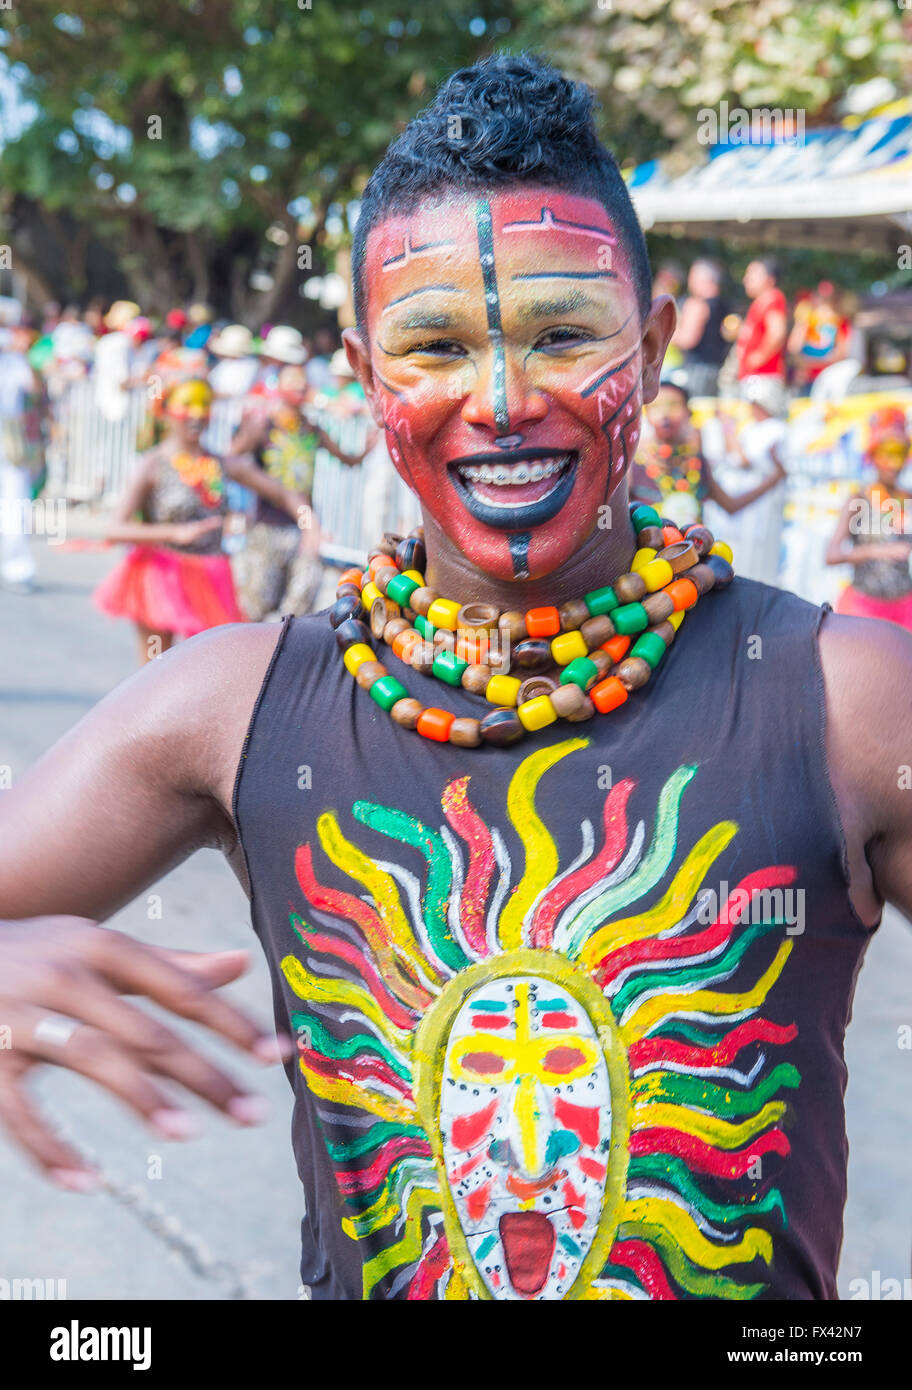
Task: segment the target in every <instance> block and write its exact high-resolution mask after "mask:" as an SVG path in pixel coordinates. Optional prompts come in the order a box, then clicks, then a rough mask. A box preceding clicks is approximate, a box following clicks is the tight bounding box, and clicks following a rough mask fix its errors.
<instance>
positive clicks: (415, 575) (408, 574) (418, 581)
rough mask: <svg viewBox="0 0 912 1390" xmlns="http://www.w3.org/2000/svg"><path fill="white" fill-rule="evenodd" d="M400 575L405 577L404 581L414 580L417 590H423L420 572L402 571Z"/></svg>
mask: <svg viewBox="0 0 912 1390" xmlns="http://www.w3.org/2000/svg"><path fill="white" fill-rule="evenodd" d="M402 573H403V574H404V575H405V577H406V579H414V581H415V583H416V584H417V585H418V586H419V588H421V589H423V588H424V575H423V574H422V573H421V571H420V570H403V571H402ZM438 626H439V624H438Z"/></svg>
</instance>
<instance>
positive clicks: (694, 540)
mask: <svg viewBox="0 0 912 1390" xmlns="http://www.w3.org/2000/svg"><path fill="white" fill-rule="evenodd" d="M684 539H685V540H688V541H690V543H691V545H692V546H693V548H694V550H696V552H697V555H698V556H699V557H700V558H701V559H702V557H703V556H704V555H708V554H709V552H710V550H711V549H712V547H713V546H714V545H715V543H716V541H715V537H714V536H713V533H712V531H710V530H709V529H708V527H706V526H701V525H700V524H699V523H695V524H694V525H693V526H688V527H687V529H686V531H685V532H684Z"/></svg>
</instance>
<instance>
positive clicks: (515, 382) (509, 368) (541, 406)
mask: <svg viewBox="0 0 912 1390" xmlns="http://www.w3.org/2000/svg"><path fill="white" fill-rule="evenodd" d="M547 413H548V401H547V398H546V397H545V396H544V395H543V394H542V392H541V391H538V390H536V389H534V388H533V387H532V386H531V384H530V382H529V380H528V377H527V375H526V373H525V372H524V371H523V367H522V361H521V360H520V358H519V355H518V354H517V353H514V352H511V351H510V349H509V348H506V349H505V348H503V347H501V346H499V345H498V346H494V347H493V348H492V350H491V351H490V352H488V353H486V354H485V355H484V357H483V359H482V360H480V361H479V363H478V375H477V377H475V378H474V379H473V381H472V383H471V386H470V389H469V391H468V394H467V395H466V397H465V399H464V401H463V403H462V418H463V420H465V422H466V424H468V425H481V426H482V427H483V428H485V429H488V430H491V431H492V432H493V433H494V434H495V435H498V436H503V435H510V434H513V433H515V432H516V431H519V430H522V429H524V428H528V427H529V426H530V425H533V424H535V423H536V422H538V421H540V420H543V419H544V418H545V416H546V415H547Z"/></svg>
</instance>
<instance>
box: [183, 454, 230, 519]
mask: <svg viewBox="0 0 912 1390" xmlns="http://www.w3.org/2000/svg"><path fill="white" fill-rule="evenodd" d="M170 462H171V467H172V468H173V469H174V471H175V473H176V474H177V476H178V477H179V478H180V480H181V482H182V483H185V484H186V486H187V487H190V488H192V489H193V491H194V492H195V493H196V495H197V496H198V497H199V498H200V500H201V501H202V502H204V503H205V505H206V506H207V507H214V506H215V505H216V504H217V503H218V502H220V501H221V498H222V494H223V492H224V490H225V484H224V480H223V478H222V470H221V468H220V467H219V464H218V461H217V460H216V459H214V458H212V456H211V455H210V454H183V453H181V454H172V455H171V460H170Z"/></svg>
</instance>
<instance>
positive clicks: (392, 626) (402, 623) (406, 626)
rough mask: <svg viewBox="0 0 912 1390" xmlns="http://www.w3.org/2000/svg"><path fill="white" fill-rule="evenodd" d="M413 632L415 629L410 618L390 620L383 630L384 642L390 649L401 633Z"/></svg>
mask: <svg viewBox="0 0 912 1390" xmlns="http://www.w3.org/2000/svg"><path fill="white" fill-rule="evenodd" d="M413 631H414V629H413V628H412V625H411V623H410V622H409V620H408V618H402V617H399V618H390V620H389V622H388V623H387V625H386V627H385V628H384V629H383V640H384V642H385V643H386V645H387V646H388V647H391V646H392V645H393V638H394V637H398V636H399V634H400V632H413ZM416 635H417V634H416Z"/></svg>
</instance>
